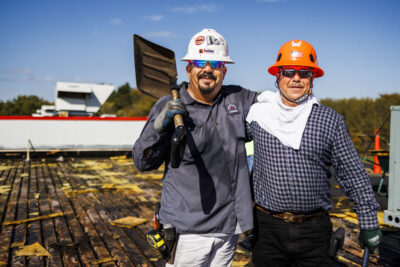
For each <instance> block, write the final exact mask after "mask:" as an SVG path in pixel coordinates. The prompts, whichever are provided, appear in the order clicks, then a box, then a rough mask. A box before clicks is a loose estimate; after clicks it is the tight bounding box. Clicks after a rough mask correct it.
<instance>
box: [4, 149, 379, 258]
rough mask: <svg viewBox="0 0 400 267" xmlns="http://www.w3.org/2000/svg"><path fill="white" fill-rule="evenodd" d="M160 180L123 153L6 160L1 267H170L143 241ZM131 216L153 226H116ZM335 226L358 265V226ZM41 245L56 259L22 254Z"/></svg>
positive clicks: (337, 220)
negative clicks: (341, 229) (115, 222)
mask: <svg viewBox="0 0 400 267" xmlns="http://www.w3.org/2000/svg"><path fill="white" fill-rule="evenodd" d="M161 178H162V170H157V171H153V172H147V173H139V172H138V170H137V169H135V168H134V166H133V164H132V161H131V159H130V158H127V157H125V156H119V157H111V158H109V157H102V158H68V159H67V160H65V161H56V160H55V159H52V160H50V159H35V160H32V161H30V162H26V161H24V160H23V159H14V160H10V159H1V160H0V219H1V224H0V266H2V265H4V266H79V265H83V266H164V265H165V262H164V261H163V260H162V259H161V258H160V256H159V254H158V252H157V251H156V250H155V249H153V248H152V247H150V246H149V245H148V243H147V241H146V239H145V233H146V232H147V231H148V230H150V229H151V228H152V223H151V218H152V216H153V213H154V206H155V204H156V202H158V201H159V198H160V193H161V186H162V180H161ZM339 202H340V201H339V200H337V201H336V203H339ZM346 205H347V204H346ZM347 208H348V207H347ZM338 209H339V212H340V207H338ZM127 216H134V217H140V218H145V219H147V220H148V222H147V223H144V224H140V225H138V226H136V227H133V228H126V227H120V226H116V225H113V224H111V222H112V221H113V220H116V219H120V218H124V217H127ZM332 221H333V224H334V227H338V226H340V225H342V226H345V227H346V228H347V231H346V232H347V237H346V238H347V240H346V243H345V248H344V250H343V251H342V252H340V253H339V255H340V259H341V261H342V262H344V263H346V264H347V265H349V266H357V264H359V263H360V262H361V256H362V252H361V250H360V248H359V247H358V243H357V241H356V239H357V236H358V234H357V233H356V232H355V231H354V229H355V228H356V225H355V224H354V223H353V222H351V221H348V220H345V219H344V218H336V217H334V218H332ZM242 239H243V237H241V239H240V240H242ZM36 242H38V243H39V244H40V245H41V246H42V247H43V248H44V249H45V250H47V251H48V253H50V256H37V255H36V256H35V255H34V256H21V250H22V249H23V248H24V247H26V246H29V245H32V244H35V243H36ZM250 262H251V261H250V253H249V252H247V251H246V250H244V249H242V248H241V246H238V248H237V251H236V255H235V260H234V263H233V266H251V263H250ZM373 263H375V264H376V263H377V256H374V257H371V264H373ZM371 266H373V265H371Z"/></svg>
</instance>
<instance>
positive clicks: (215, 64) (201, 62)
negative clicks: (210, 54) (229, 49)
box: [189, 60, 225, 69]
mask: <svg viewBox="0 0 400 267" xmlns="http://www.w3.org/2000/svg"><path fill="white" fill-rule="evenodd" d="M207 62H208V63H210V67H211V68H213V69H216V68H220V67H221V66H224V65H225V62H223V61H209V60H191V61H189V63H191V64H193V65H195V66H196V67H198V68H204V66H205V65H206V64H207Z"/></svg>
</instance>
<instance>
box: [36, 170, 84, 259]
mask: <svg viewBox="0 0 400 267" xmlns="http://www.w3.org/2000/svg"><path fill="white" fill-rule="evenodd" d="M53 164H54V163H53ZM53 164H52V165H53ZM52 167H53V166H49V164H46V166H45V167H44V178H45V184H46V187H47V192H48V196H49V199H51V201H50V210H51V212H52V213H59V212H64V210H63V209H62V208H61V205H60V202H59V199H58V196H57V194H56V190H55V188H54V182H53V177H52V175H51V173H50V168H52ZM53 220H54V225H55V230H56V234H57V243H54V244H52V245H53V246H57V247H58V249H59V250H60V251H61V255H62V259H63V263H64V266H77V265H79V264H80V263H79V257H78V255H77V252H76V250H75V248H74V242H73V241H72V238H71V235H70V232H69V228H68V225H67V223H66V221H65V218H64V216H62V217H56V218H54V219H53Z"/></svg>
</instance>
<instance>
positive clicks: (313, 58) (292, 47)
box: [268, 40, 324, 78]
mask: <svg viewBox="0 0 400 267" xmlns="http://www.w3.org/2000/svg"><path fill="white" fill-rule="evenodd" d="M317 63H318V61H317V53H315V50H314V47H313V46H312V45H311V44H309V43H307V42H306V41H303V40H291V41H289V42H287V43H285V44H284V45H282V47H281V49H279V52H278V57H277V58H276V62H275V64H274V65H272V66H271V67H269V68H268V72H269V73H270V74H272V75H274V76H275V75H276V74H277V73H278V72H279V68H280V67H283V66H301V67H309V68H312V69H313V73H314V78H318V77H321V76H323V75H324V71H323V70H322V69H321V68H320V67H319V66H318V65H317Z"/></svg>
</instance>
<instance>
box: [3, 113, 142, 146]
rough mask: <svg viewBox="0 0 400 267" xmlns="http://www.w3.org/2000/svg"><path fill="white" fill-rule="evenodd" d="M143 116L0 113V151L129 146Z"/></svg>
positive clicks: (131, 144) (138, 133)
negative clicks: (111, 116)
mask: <svg viewBox="0 0 400 267" xmlns="http://www.w3.org/2000/svg"><path fill="white" fill-rule="evenodd" d="M146 119H147V118H145V117H140V118H98V117H67V118H62V117H39V118H38V117H30V116H0V151H1V150H2V151H18V150H26V149H27V146H28V142H29V146H30V150H36V151H46V150H76V151H79V150H94V151H96V150H130V149H131V148H132V147H133V144H134V143H135V141H136V139H137V138H138V137H139V135H140V133H141V131H142V129H143V127H144V125H145V123H146Z"/></svg>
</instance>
